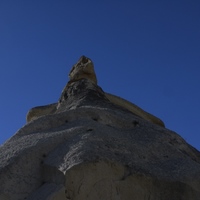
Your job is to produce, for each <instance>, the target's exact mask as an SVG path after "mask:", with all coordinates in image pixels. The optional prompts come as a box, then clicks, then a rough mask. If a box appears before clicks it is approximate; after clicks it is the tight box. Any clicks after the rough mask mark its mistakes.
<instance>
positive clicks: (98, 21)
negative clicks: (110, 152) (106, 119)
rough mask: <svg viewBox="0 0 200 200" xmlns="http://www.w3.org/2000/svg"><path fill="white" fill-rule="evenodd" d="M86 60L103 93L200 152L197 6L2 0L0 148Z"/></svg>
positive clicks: (128, 0) (187, 0)
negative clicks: (161, 124) (137, 110)
mask: <svg viewBox="0 0 200 200" xmlns="http://www.w3.org/2000/svg"><path fill="white" fill-rule="evenodd" d="M81 55H86V56H88V57H89V58H91V59H92V60H93V62H94V64H95V71H96V74H97V77H98V84H99V85H100V86H101V87H102V89H103V90H104V91H106V92H109V93H112V94H115V95H118V96H121V97H123V98H125V99H127V100H129V101H131V102H133V103H135V104H136V105H138V106H140V107H141V108H143V109H144V110H146V111H148V112H150V113H152V114H154V115H156V116H157V117H159V118H161V119H162V120H163V121H164V122H165V124H166V127H167V128H168V129H170V130H173V131H175V132H177V133H178V134H180V135H181V136H182V137H183V138H184V139H185V140H186V141H187V142H188V143H189V144H191V145H193V146H194V147H195V148H197V149H198V150H200V117H199V113H200V80H199V79H200V1H199V0H167V1H164V0H152V1H149V0H140V1H133V0H124V1H121V0H107V1H104V0H102V1H92V0H90V1H89V0H88V1H87V0H85V1H80V0H77V1H71V0H59V1H52V0H43V1H41V0H40V1H39V0H28V1H27V0H1V1H0V91H1V98H0V111H1V112H0V119H1V120H0V144H2V143H3V142H4V141H6V140H7V139H8V138H10V137H11V136H12V135H14V133H16V132H17V130H18V129H19V128H21V127H22V126H23V125H25V123H26V121H25V118H26V114H27V112H28V110H29V109H30V108H32V107H35V106H40V105H45V104H50V103H53V102H56V101H57V100H58V99H59V97H60V94H61V91H62V89H63V88H64V86H65V84H66V83H67V81H68V72H69V70H70V69H71V67H72V65H73V64H75V63H76V62H77V60H78V59H79V57H80V56H81Z"/></svg>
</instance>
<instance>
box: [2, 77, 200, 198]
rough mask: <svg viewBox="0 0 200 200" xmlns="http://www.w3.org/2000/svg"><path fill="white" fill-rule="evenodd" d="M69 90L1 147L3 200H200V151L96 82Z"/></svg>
mask: <svg viewBox="0 0 200 200" xmlns="http://www.w3.org/2000/svg"><path fill="white" fill-rule="evenodd" d="M77 88H78V90H77ZM68 89H70V92H69V91H66V92H67V94H68V95H67V96H65V95H62V96H61V101H60V103H59V107H58V108H57V111H56V112H55V113H53V114H49V115H44V116H41V117H39V118H37V119H34V120H32V121H30V122H29V123H27V124H26V125H25V126H24V127H22V128H21V129H20V130H19V131H18V132H17V133H16V134H15V135H14V136H13V137H11V138H10V139H9V140H8V141H6V142H5V143H4V144H3V145H2V146H1V147H0V185H1V187H0V199H1V200H24V199H27V200H41V199H43V200H82V199H84V200H85V199H87V200H94V199H95V200H130V199H134V200H147V199H148V200H169V199H174V200H177V199H181V200H188V199H192V200H198V199H199V197H200V152H198V151H197V150H196V149H195V148H193V147H192V146H190V145H189V144H187V143H186V142H185V141H184V140H183V138H181V137H180V136H179V135H178V134H177V133H175V132H173V131H171V130H168V129H167V128H164V127H161V126H158V125H156V124H153V123H151V122H149V121H146V120H144V119H142V118H140V117H138V116H137V115H134V114H133V113H131V112H129V111H128V110H126V109H124V108H121V107H120V106H116V105H114V104H112V103H111V102H110V101H109V100H108V99H107V98H106V97H105V95H104V91H103V90H102V89H101V88H100V87H99V86H97V85H96V84H95V83H94V82H93V81H90V80H88V79H80V80H77V81H75V82H72V83H70V87H67V88H66V90H68ZM62 94H64V93H62Z"/></svg>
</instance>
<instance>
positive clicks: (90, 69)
mask: <svg viewBox="0 0 200 200" xmlns="http://www.w3.org/2000/svg"><path fill="white" fill-rule="evenodd" d="M69 78H70V80H69V82H68V84H70V83H71V82H74V81H78V80H80V79H83V78H85V79H89V80H90V81H92V82H93V83H95V84H97V78H96V74H95V71H94V65H93V63H92V61H91V60H90V59H89V58H87V57H85V56H82V57H81V58H80V59H79V61H78V62H77V64H75V65H74V66H73V67H72V69H71V71H70V73H69ZM105 96H106V97H107V98H108V100H109V101H110V102H111V103H113V104H115V105H118V106H121V107H123V108H125V109H128V110H129V111H130V112H132V113H133V114H136V115H138V116H139V117H141V118H143V119H145V120H147V121H150V122H152V123H154V124H157V125H160V126H162V127H165V125H164V123H163V122H162V120H160V119H159V118H157V117H155V116H154V115H152V114H150V113H148V112H146V111H144V110H143V109H141V108H140V107H138V106H137V105H135V104H133V103H131V102H129V101H127V100H125V99H123V98H121V97H118V96H115V95H113V94H109V93H105ZM56 108H57V103H54V104H50V105H46V106H39V107H35V108H32V109H31V110H30V111H29V112H28V114H27V122H30V121H31V120H33V119H37V118H38V117H40V116H43V115H48V114H51V113H53V112H55V111H56Z"/></svg>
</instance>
